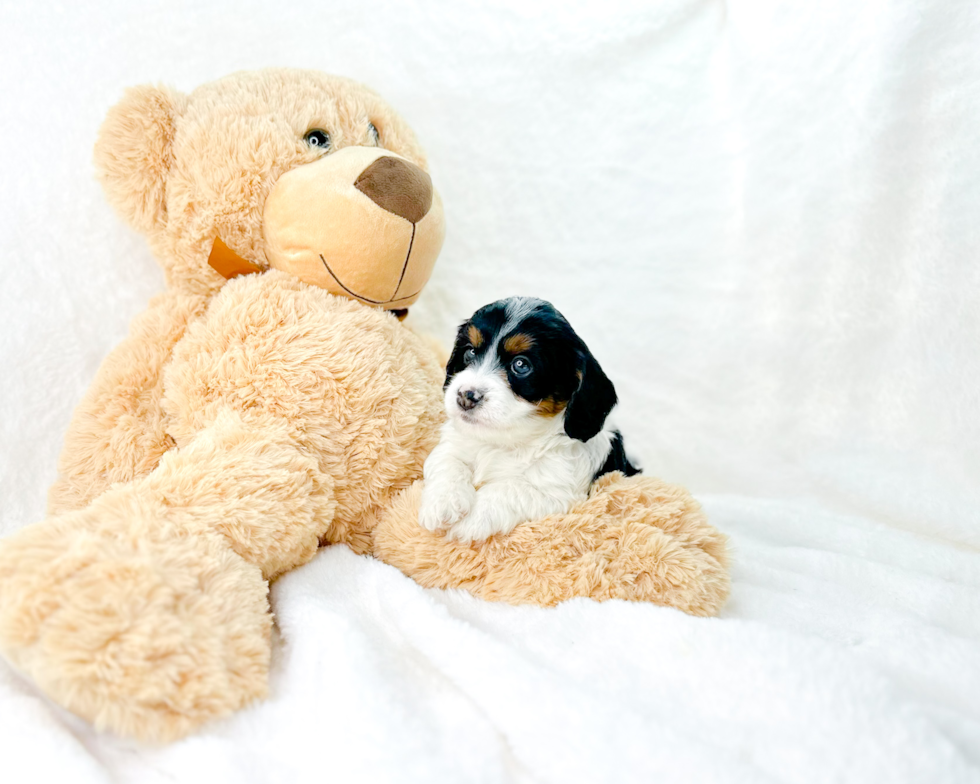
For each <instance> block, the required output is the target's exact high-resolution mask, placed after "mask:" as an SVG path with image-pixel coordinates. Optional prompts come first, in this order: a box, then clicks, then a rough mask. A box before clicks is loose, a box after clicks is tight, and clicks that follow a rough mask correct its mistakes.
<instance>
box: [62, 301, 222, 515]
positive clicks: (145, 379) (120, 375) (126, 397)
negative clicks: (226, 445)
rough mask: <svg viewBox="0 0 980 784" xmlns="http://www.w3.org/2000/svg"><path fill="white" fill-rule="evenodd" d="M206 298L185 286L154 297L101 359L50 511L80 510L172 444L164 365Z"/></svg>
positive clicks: (143, 470)
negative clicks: (165, 411) (166, 412)
mask: <svg viewBox="0 0 980 784" xmlns="http://www.w3.org/2000/svg"><path fill="white" fill-rule="evenodd" d="M206 306H207V298H206V297H204V296H203V295H199V294H186V293H182V292H180V291H178V290H170V291H166V292H164V293H163V294H160V295H159V296H157V297H155V298H154V299H153V300H152V301H151V302H150V306H149V308H148V309H147V311H146V312H145V313H143V314H141V315H140V316H138V317H137V318H136V319H134V321H133V323H132V324H131V326H130V332H129V336H128V337H127V338H126V339H125V340H124V341H123V342H122V343H120V344H119V345H118V346H117V347H116V348H115V349H114V350H113V351H112V353H111V354H109V356H108V357H106V359H105V360H104V361H103V362H102V365H101V367H100V368H99V371H98V373H97V374H96V377H95V381H94V382H93V383H92V386H91V387H90V388H89V391H88V392H87V394H86V395H85V397H84V398H83V399H82V402H81V403H79V405H78V407H77V408H76V409H75V413H74V414H73V415H72V421H71V424H70V425H69V427H68V432H67V433H66V434H65V445H64V449H63V450H62V453H61V458H60V460H59V463H58V479H57V481H56V482H55V483H54V485H53V486H52V487H51V489H50V491H49V493H48V513H49V514H57V513H59V512H67V511H69V510H72V509H81V508H83V507H85V506H86V505H87V504H89V503H90V502H91V501H92V500H94V499H95V498H96V497H97V496H99V495H101V494H102V493H103V492H105V491H106V490H107V489H108V488H109V486H110V485H111V484H113V483H115V482H129V481H132V480H133V479H137V478H139V477H141V476H145V475H146V474H148V473H149V472H150V471H152V470H153V468H155V467H156V465H157V463H158V462H159V460H160V457H161V456H162V455H163V453H164V452H166V451H167V450H168V449H170V448H171V447H172V446H173V440H172V439H171V438H170V436H168V435H167V432H166V428H165V418H164V414H163V410H162V407H161V400H162V397H163V370H164V368H165V366H166V364H167V363H168V362H169V360H170V357H171V355H172V353H173V348H174V345H175V344H176V343H177V341H178V340H179V339H180V338H181V337H182V336H183V334H184V330H185V329H186V327H187V324H188V322H189V321H191V320H192V319H194V318H195V317H196V316H198V315H200V314H201V313H203V312H204V309H205V308H206Z"/></svg>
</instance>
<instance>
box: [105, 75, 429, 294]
mask: <svg viewBox="0 0 980 784" xmlns="http://www.w3.org/2000/svg"><path fill="white" fill-rule="evenodd" d="M95 162H96V167H97V169H98V171H99V175H100V178H101V180H102V183H103V186H104V188H105V191H106V194H107V196H108V198H109V201H110V202H111V203H112V205H113V206H114V207H115V208H116V210H117V211H118V212H119V213H120V215H121V216H122V217H123V218H124V219H125V220H126V221H127V222H128V223H129V224H130V225H131V226H133V227H134V228H135V229H137V230H138V231H141V232H143V233H145V234H146V235H147V237H148V238H149V240H150V244H151V246H152V248H153V250H154V252H155V254H156V256H157V258H158V259H159V260H160V263H161V264H162V266H163V268H164V272H165V273H166V276H167V281H168V284H169V285H171V286H183V287H187V288H188V289H190V290H197V291H202V292H208V291H214V290H217V289H218V288H219V287H220V286H221V284H222V283H223V282H224V280H225V277H227V276H228V275H229V274H230V273H229V271H228V269H227V268H225V269H222V265H221V264H216V265H215V266H216V267H218V268H219V269H222V273H223V274H219V272H218V271H217V270H216V269H215V268H214V267H212V266H209V264H208V259H209V257H212V250H213V249H214V248H215V247H216V246H218V247H221V246H222V244H223V246H227V248H228V249H230V253H231V254H232V258H233V259H234V258H237V259H239V260H240V261H241V265H242V266H244V267H245V269H246V270H249V269H251V270H262V269H267V268H270V267H274V268H276V269H282V270H286V271H288V272H291V273H293V274H295V275H297V276H298V277H300V278H302V279H303V280H306V281H307V282H309V283H314V284H316V285H319V286H322V287H324V288H326V289H328V290H329V291H331V292H333V293H335V294H340V295H344V296H349V297H353V298H355V299H358V300H360V301H362V302H364V303H365V304H369V305H376V306H380V307H384V308H388V309H402V308H406V307H408V305H410V304H412V303H413V302H414V301H415V299H416V298H417V297H418V295H419V293H420V291H421V289H422V287H423V286H424V285H425V283H426V282H427V281H428V278H429V275H430V273H431V271H432V266H433V264H434V263H435V259H436V256H437V255H438V253H439V250H440V248H441V246H442V239H443V234H444V221H443V212H442V204H441V201H440V199H439V195H438V193H436V191H435V190H434V188H433V187H432V182H431V180H430V178H429V175H428V174H427V172H426V168H427V167H426V161H425V156H424V155H423V153H422V150H421V148H420V147H419V145H418V142H417V141H416V139H415V135H414V134H413V133H412V131H411V129H410V128H409V127H408V125H407V124H406V123H405V121H404V120H402V118H401V117H399V116H398V115H397V114H396V113H395V112H394V111H393V110H392V109H391V108H390V107H389V106H388V105H387V104H386V103H385V102H384V101H382V100H381V98H380V97H379V96H378V95H376V94H375V93H373V92H372V91H370V90H368V89H367V88H365V87H363V86H362V85H360V84H358V83H356V82H353V81H351V80H349V79H343V78H339V77H334V76H327V75H325V74H321V73H319V72H316V71H303V70H294V69H271V70H265V71H257V72H252V73H239V74H234V75H232V76H229V77H227V78H224V79H221V80H219V81H216V82H213V83H211V84H207V85H205V86H203V87H200V88H198V89H197V90H195V91H193V92H192V93H190V94H189V95H185V94H182V93H179V92H176V91H173V90H170V89H167V88H164V87H150V86H147V87H137V88H134V89H131V90H129V91H128V92H127V93H126V95H125V96H124V98H123V100H122V101H121V102H120V103H119V104H118V105H116V106H115V107H113V108H112V109H111V110H110V112H109V114H108V116H107V118H106V120H105V122H104V124H103V126H102V130H101V132H100V135H99V139H98V142H97V143H96V148H95ZM216 240H217V241H218V242H217V243H216ZM227 253H228V251H226V254H227ZM212 258H213V257H212ZM233 266H234V265H233ZM223 275H224V277H223Z"/></svg>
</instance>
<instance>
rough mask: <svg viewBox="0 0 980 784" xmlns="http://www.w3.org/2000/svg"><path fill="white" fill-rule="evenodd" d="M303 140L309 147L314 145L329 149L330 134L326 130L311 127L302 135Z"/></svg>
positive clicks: (320, 148) (318, 147)
mask: <svg viewBox="0 0 980 784" xmlns="http://www.w3.org/2000/svg"><path fill="white" fill-rule="evenodd" d="M303 141H304V142H306V143H307V144H308V145H310V147H315V148H316V149H318V150H328V149H330V134H329V133H327V132H326V131H321V130H320V129H319V128H313V129H312V130H309V131H307V132H306V136H304V137H303Z"/></svg>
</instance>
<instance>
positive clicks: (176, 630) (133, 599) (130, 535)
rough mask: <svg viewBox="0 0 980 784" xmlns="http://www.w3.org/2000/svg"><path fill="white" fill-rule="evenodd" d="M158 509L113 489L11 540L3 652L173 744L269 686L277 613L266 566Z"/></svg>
mask: <svg viewBox="0 0 980 784" xmlns="http://www.w3.org/2000/svg"><path fill="white" fill-rule="evenodd" d="M125 496H129V497H125ZM153 506H154V505H153V504H145V503H142V502H141V500H140V499H136V498H133V497H132V496H131V495H130V494H128V493H122V492H114V491H110V492H109V493H107V494H106V495H104V496H102V498H100V499H99V501H98V502H97V503H96V504H95V505H93V506H91V507H89V508H88V509H86V510H84V511H83V512H79V513H72V514H70V515H65V516H62V517H57V518H52V519H51V520H48V521H46V522H43V523H39V524H37V525H34V526H29V527H28V528H26V529H23V530H22V531H20V532H18V533H17V534H15V535H14V536H12V537H10V538H9V539H6V540H4V541H3V542H2V543H0V651H2V653H3V654H4V656H5V657H7V658H8V659H9V660H10V661H11V663H13V664H14V665H15V666H16V667H18V668H19V669H20V670H22V671H23V672H25V673H26V674H28V675H29V676H31V677H32V678H33V679H34V680H35V681H36V682H37V684H38V685H39V686H40V688H41V689H42V690H43V691H45V692H46V693H47V694H48V695H49V696H50V697H51V698H52V699H53V700H55V701H56V702H58V703H60V704H61V705H63V706H64V707H65V708H67V709H69V710H71V711H72V712H74V713H77V714H78V715H80V716H82V717H83V718H85V719H87V720H89V721H91V722H92V723H93V724H94V725H95V726H96V727H97V728H99V729H111V730H114V731H115V732H118V733H121V734H125V735H133V736H136V737H138V738H141V739H145V740H152V741H168V740H173V739H175V738H178V737H181V736H183V735H186V734H187V733H189V732H191V731H193V730H194V729H196V728H197V727H199V726H200V725H202V724H203V723H205V722H206V721H209V720H212V719H214V718H217V717H220V716H224V715H227V714H229V713H231V712H232V711H234V710H237V709H238V708H240V707H242V706H244V705H246V704H247V703H248V702H250V701H251V700H253V699H256V698H258V697H261V696H263V695H264V694H265V692H266V689H267V678H268V667H269V658H270V632H271V624H272V620H271V614H270V612H269V607H268V599H267V591H268V585H267V583H266V582H265V580H263V578H262V574H261V571H260V569H259V568H258V567H257V566H255V565H253V564H249V563H247V562H246V561H244V560H243V559H242V558H241V557H240V556H238V555H237V554H236V553H235V552H234V551H233V550H231V548H230V547H228V545H227V543H226V542H225V541H224V540H223V539H222V538H221V537H220V536H217V535H213V534H212V535H210V536H207V537H198V536H192V535H175V532H173V531H172V530H168V529H169V526H168V525H167V523H166V522H165V521H164V520H161V519H159V518H158V517H157V514H156V512H157V510H155V509H154V508H153Z"/></svg>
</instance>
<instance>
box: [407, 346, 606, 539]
mask: <svg viewBox="0 0 980 784" xmlns="http://www.w3.org/2000/svg"><path fill="white" fill-rule="evenodd" d="M467 389H472V390H477V391H480V392H482V394H483V395H484V397H483V400H482V402H481V403H480V405H479V406H477V407H476V408H475V409H473V410H472V411H464V410H462V409H461V408H460V407H459V405H458V404H457V402H456V400H457V393H458V392H459V391H460V390H467ZM445 405H446V413H447V414H448V415H449V419H448V421H447V422H446V423H445V425H443V428H442V438H441V440H440V442H439V445H438V446H437V447H436V448H435V449H434V450H433V451H432V454H431V455H429V458H428V460H426V461H425V467H424V476H425V488H424V490H423V493H422V505H421V509H420V510H419V523H420V524H421V525H422V527H423V528H426V529H428V530H430V531H437V530H443V529H448V535H449V536H450V537H451V538H454V539H458V540H460V541H463V542H472V541H479V540H482V539H486V538H487V537H489V536H492V535H493V534H497V533H508V532H509V531H512V530H513V529H514V527H515V526H517V525H519V524H520V523H524V522H527V521H529V520H533V519H536V518H539V517H546V516H547V515H551V514H558V513H561V512H566V511H568V509H569V508H570V507H571V505H572V504H573V503H575V502H576V501H580V500H582V499H584V498H585V497H586V495H587V494H588V491H589V485H590V483H591V481H592V477H593V476H594V475H595V473H596V471H598V470H599V468H600V467H601V466H602V464H603V463H604V462H605V460H606V457H607V456H608V454H609V450H610V445H611V442H612V438H613V434H612V431H611V430H603V431H602V432H600V433H599V434H598V435H597V436H596V437H595V438H592V439H591V440H589V441H588V442H587V443H583V442H581V441H577V440H575V439H573V438H569V437H568V436H567V435H566V434H565V430H564V414H563V413H562V414H558V415H557V416H553V417H545V416H542V415H540V414H539V413H538V412H537V410H536V408H535V406H534V405H532V404H531V403H528V402H527V401H525V400H522V399H520V398H519V397H517V396H516V395H514V393H513V392H512V391H511V389H510V386H509V384H508V383H507V380H506V377H505V375H504V373H503V369H502V368H500V367H499V365H498V364H496V360H495V358H494V352H487V355H486V357H485V358H484V361H483V362H482V363H481V364H480V365H478V366H471V367H468V368H466V369H464V370H462V371H461V372H459V373H457V374H456V375H455V376H454V377H453V379H452V381H451V383H450V384H449V386H448V387H447V388H446V396H445Z"/></svg>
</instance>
